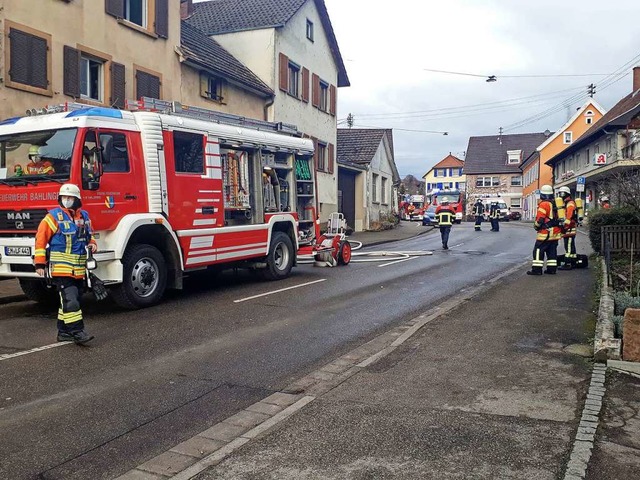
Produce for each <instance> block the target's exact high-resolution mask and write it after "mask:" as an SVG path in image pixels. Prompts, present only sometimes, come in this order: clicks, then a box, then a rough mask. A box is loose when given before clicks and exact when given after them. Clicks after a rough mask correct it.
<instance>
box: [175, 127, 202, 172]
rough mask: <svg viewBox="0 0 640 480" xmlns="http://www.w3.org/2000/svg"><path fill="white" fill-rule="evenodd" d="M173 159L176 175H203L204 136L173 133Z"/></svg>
mask: <svg viewBox="0 0 640 480" xmlns="http://www.w3.org/2000/svg"><path fill="white" fill-rule="evenodd" d="M173 158H174V161H175V166H176V173H198V174H202V173H204V136H203V135H200V134H197V133H188V132H173Z"/></svg>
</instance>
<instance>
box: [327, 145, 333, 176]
mask: <svg viewBox="0 0 640 480" xmlns="http://www.w3.org/2000/svg"><path fill="white" fill-rule="evenodd" d="M327 150H328V154H329V155H328V157H329V158H328V159H327V162H328V163H327V167H328V168H327V169H328V170H329V173H333V170H334V166H333V163H334V159H333V155H334V151H335V148H334V147H333V143H330V144H329V147H328V148H327Z"/></svg>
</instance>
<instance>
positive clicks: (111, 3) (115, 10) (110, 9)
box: [104, 0, 124, 18]
mask: <svg viewBox="0 0 640 480" xmlns="http://www.w3.org/2000/svg"><path fill="white" fill-rule="evenodd" d="M104 10H105V12H107V13H108V14H109V15H113V16H114V17H116V18H124V0H105V2H104Z"/></svg>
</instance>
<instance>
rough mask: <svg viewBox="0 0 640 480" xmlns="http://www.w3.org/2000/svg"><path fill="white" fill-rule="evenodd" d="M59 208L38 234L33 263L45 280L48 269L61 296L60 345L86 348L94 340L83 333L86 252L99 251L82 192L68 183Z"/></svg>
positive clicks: (50, 213)
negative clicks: (84, 345)
mask: <svg viewBox="0 0 640 480" xmlns="http://www.w3.org/2000/svg"><path fill="white" fill-rule="evenodd" d="M58 205H59V207H57V208H54V209H52V210H50V211H49V213H47V215H46V216H45V217H44V219H43V220H42V222H40V225H39V226H38V232H37V233H36V251H35V257H34V263H35V266H36V273H37V274H38V275H39V276H41V277H44V276H45V269H46V268H47V245H48V249H49V258H48V262H49V265H48V269H49V270H48V271H49V275H50V276H51V279H52V281H53V283H54V285H55V286H56V288H57V290H58V293H59V295H60V308H59V309H58V337H57V338H58V341H59V342H67V341H72V342H75V343H76V344H78V345H82V344H85V343H87V342H89V341H90V340H92V339H93V338H94V337H93V336H92V335H89V334H88V333H87V332H86V331H85V329H84V322H83V320H82V310H81V309H80V296H81V294H82V290H83V287H84V278H85V268H86V260H87V249H89V250H91V252H92V253H93V252H95V251H96V250H97V245H96V242H95V240H94V238H93V234H92V229H91V221H90V219H89V215H88V214H87V212H85V211H84V210H82V208H81V207H82V200H81V197H80V189H79V188H78V187H77V186H76V185H73V184H71V183H65V184H64V185H62V186H61V187H60V192H59V193H58Z"/></svg>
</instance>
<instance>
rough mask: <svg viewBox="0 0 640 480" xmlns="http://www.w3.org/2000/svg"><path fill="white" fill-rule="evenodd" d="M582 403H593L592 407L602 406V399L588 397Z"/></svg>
mask: <svg viewBox="0 0 640 480" xmlns="http://www.w3.org/2000/svg"><path fill="white" fill-rule="evenodd" d="M584 403H585V405H593V406H594V407H601V406H602V400H591V399H589V398H588V399H587V400H586V401H585V402H584Z"/></svg>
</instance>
